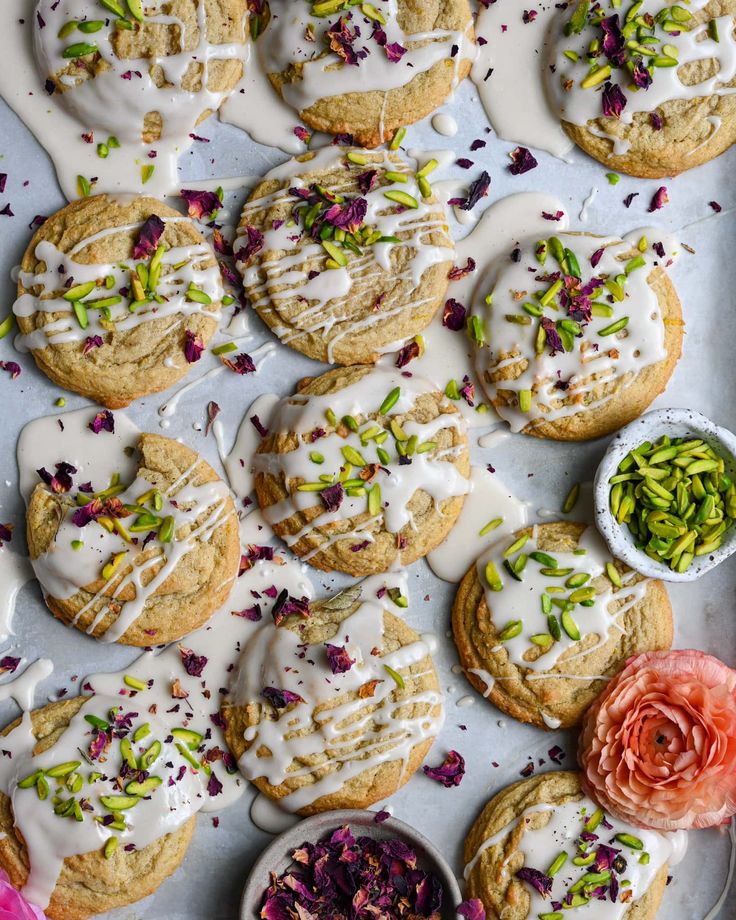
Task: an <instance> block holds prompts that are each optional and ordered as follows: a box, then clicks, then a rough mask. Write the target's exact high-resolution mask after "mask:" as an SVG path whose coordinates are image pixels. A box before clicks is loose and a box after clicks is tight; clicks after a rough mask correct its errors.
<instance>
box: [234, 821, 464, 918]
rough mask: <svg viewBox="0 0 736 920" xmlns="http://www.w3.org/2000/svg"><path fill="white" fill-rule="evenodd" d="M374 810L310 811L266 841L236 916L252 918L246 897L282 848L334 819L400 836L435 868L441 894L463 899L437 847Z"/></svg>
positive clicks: (261, 882) (260, 883)
mask: <svg viewBox="0 0 736 920" xmlns="http://www.w3.org/2000/svg"><path fill="white" fill-rule="evenodd" d="M377 814H379V811H371V810H370V809H360V808H344V809H337V810H335V811H324V812H319V813H318V814H316V815H310V817H308V818H304V819H302V820H301V821H299V823H298V824H295V825H294V826H293V827H290V828H288V829H287V830H285V831H283V832H282V833H280V834H278V836H276V837H275V838H274V839H273V840H272V841H271V843H269V844H268V846H267V847H266V848H265V850H263V852H262V853H261V855H260V856H259V857H258V859H257V860H256V861H255V863H254V864H253V867H252V868H251V870H250V872H249V874H248V878H247V879H246V882H245V885H244V887H243V893H242V895H241V898H240V909H239V917H240V920H255V918H254V916H253V915H251V914H250V913H246V911H247V910H249V906H250V905H249V904H247V903H246V901H247V900H250V898H251V897H252V893H253V886H254V885H256V884H257V885H258V886H259V888H261V890H262V891H265V890H266V887H267V885H268V879H269V876H270V872H271V870H272V869H273V867H274V866H275V865H277V864H278V862H279V860H280V859H281V858H282V857H283V856H284V855H285V854H286V852H287V851H288V850H289V849H291V848H292V847H294V846H299V844H300V843H302V842H303V841H304V840H311V839H317V838H318V837H321V836H324V834H325V830H324V825H325V823H334V825H335V828H337V827H340V826H342V825H344V824H348V825H351V826H352V825H357V826H360V827H374V828H380V829H381V831H387V832H388V833H387V834H386V836H394V837H400V838H402V839H403V840H404V841H405V842H407V843H410V844H411V845H412V847H413V848H414V849H415V850H416V851H417V856H418V858H419V862H420V863H422V862H424V863H425V864H426V867H427V868H428V869H430V868H431V870H432V871H434V872H435V874H436V875H437V876H438V877H439V879H440V881H441V882H442V885H443V887H444V889H445V897H446V898H449V899H450V902H451V903H454V905H455V906H456V907H457V905H458V904H460V903H461V902H462V899H463V898H462V893H461V891H460V885H459V883H458V879H457V876H456V875H455V873H454V871H453V869H452V866H451V865H450V863H449V862H448V860H447V859H445V857H444V856H443V855H442V853H441V852H440V850H439V849H438V847H437V846H436V845H435V844H434V843H432V841H431V840H429V839H428V838H427V837H425V836H424V834H422V833H420V832H419V831H418V830H416V829H415V828H414V827H412V826H411V825H410V824H407V823H406V822H405V821H401V820H400V819H399V818H394V817H393V815H390V816H389V817H388V818H386V819H385V820H384V821H380V822H377V821H376V820H375V817H376V815H377ZM292 837H297V838H299V843H296V844H295V843H294V841H293V840H292V839H291V838H292ZM261 886H262V887H261ZM448 916H449V914H448ZM453 916H454V917H455V918H457V920H462V918H461V917H460V915H459V914H457V913H453Z"/></svg>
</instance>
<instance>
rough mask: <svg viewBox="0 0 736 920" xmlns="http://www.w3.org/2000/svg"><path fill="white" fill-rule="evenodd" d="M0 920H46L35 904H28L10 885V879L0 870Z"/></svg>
mask: <svg viewBox="0 0 736 920" xmlns="http://www.w3.org/2000/svg"><path fill="white" fill-rule="evenodd" d="M0 920H46V914H45V913H44V912H43V911H42V910H41V909H40V908H39V907H36V906H35V904H29V903H28V901H26V899H25V898H24V897H23V895H22V894H21V893H20V892H19V891H17V890H16V889H15V888H13V886H12V885H11V884H10V879H9V878H8V876H7V873H5V872H4V871H3V870H2V869H0Z"/></svg>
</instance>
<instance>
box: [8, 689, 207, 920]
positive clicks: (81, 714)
mask: <svg viewBox="0 0 736 920" xmlns="http://www.w3.org/2000/svg"><path fill="white" fill-rule="evenodd" d="M2 734H3V748H4V749H5V750H6V751H8V752H9V753H10V757H8V756H6V757H4V758H3V762H2V764H1V765H0V788H1V790H2V794H0V830H1V831H2V838H1V839H0V866H2V868H3V869H4V870H5V871H6V872H7V873H8V875H9V876H10V881H11V882H12V883H13V885H15V886H16V887H17V888H23V893H24V895H25V896H26V898H27V899H28V900H29V901H31V902H32V903H33V904H37V905H38V906H39V907H42V908H43V909H44V911H45V914H46V916H48V917H49V918H50V920H86V918H87V917H90V916H92V915H97V914H100V913H104V912H106V911H108V910H113V909H115V908H117V907H124V906H126V905H128V904H132V903H133V902H135V901H138V900H140V899H141V898H144V897H146V896H147V895H149V894H151V893H152V892H154V891H155V890H156V889H157V888H158V887H159V885H161V883H162V882H163V881H165V879H167V878H168V877H169V876H170V875H171V874H172V873H173V872H175V871H176V869H177V867H178V866H179V864H180V862H181V861H182V859H183V858H184V854H185V853H186V851H187V848H188V846H189V842H190V841H191V838H192V834H193V832H194V825H195V818H194V815H195V813H196V812H197V811H199V809H200V808H201V807H202V805H203V804H204V802H205V801H206V798H207V793H206V791H205V786H206V778H205V777H204V771H202V770H199V771H197V770H196V769H194V768H193V766H192V755H191V754H189V753H188V751H187V747H186V743H185V742H182V741H181V739H180V738H179V736H176V737H175V736H172V735H171V734H170V732H169V728H168V726H167V725H165V724H164V723H163V722H161V721H160V720H159V719H158V717H157V716H155V715H151V714H150V713H148V712H140V713H139V712H137V711H136V706H135V705H134V703H133V701H127V702H125V701H121V698H120V697H106V696H93V697H87V698H84V697H77V698H76V699H72V700H64V701H63V702H60V703H51V704H50V705H47V706H44V707H43V708H42V709H37V710H36V711H35V712H32V713H31V714H30V715H26V716H24V718H23V720H18V721H17V722H14V723H13V725H11V726H10V727H9V728H7V729H6V730H5V731H4V732H3V733H2ZM180 748H181V749H183V750H184V752H185V754H186V755H187V756H185V754H183V753H182V750H181V749H180Z"/></svg>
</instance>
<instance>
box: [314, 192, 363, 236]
mask: <svg viewBox="0 0 736 920" xmlns="http://www.w3.org/2000/svg"><path fill="white" fill-rule="evenodd" d="M367 211H368V202H367V201H366V200H365V198H353V199H352V200H351V201H347V202H345V203H343V204H333V205H332V207H330V208H328V209H327V210H326V211H325V213H324V215H323V218H322V219H323V220H324V221H325V222H326V223H328V224H331V225H332V226H333V227H339V228H340V229H341V230H346V231H347V232H348V233H355V232H356V231H357V230H359V229H360V228H361V226H362V225H363V222H364V220H365V215H366V213H367Z"/></svg>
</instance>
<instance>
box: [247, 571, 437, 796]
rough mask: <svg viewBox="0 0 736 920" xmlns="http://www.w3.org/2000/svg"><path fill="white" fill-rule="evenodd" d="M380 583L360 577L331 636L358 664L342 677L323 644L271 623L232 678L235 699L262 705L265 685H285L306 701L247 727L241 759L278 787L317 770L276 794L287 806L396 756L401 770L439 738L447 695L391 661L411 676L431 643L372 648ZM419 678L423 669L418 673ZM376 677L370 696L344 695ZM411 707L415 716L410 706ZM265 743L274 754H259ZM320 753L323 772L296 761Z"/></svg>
mask: <svg viewBox="0 0 736 920" xmlns="http://www.w3.org/2000/svg"><path fill="white" fill-rule="evenodd" d="M383 584H385V577H383V576H381V578H379V579H367V580H366V581H364V582H362V586H361V603H360V604H359V606H358V608H357V609H356V610H355V611H354V612H353V613H351V614H350V615H349V616H347V617H346V618H345V619H343V620H342V621H341V623H340V625H339V627H338V629H337V632H336V634H335V636H334V637H332V638H330V639H329V640H328V641H329V642H330V643H332V644H334V645H337V646H342V645H344V646H345V648H346V650H347V653H348V655H349V656H350V658H352V659H353V660H354V662H355V663H354V664H353V666H352V667H351V668H350V669H349V670H348V671H345V672H344V673H342V674H333V673H332V670H331V669H330V667H329V664H328V661H327V656H326V654H325V651H324V647H323V646H321V645H308V646H307V647H306V649H305V645H304V641H303V639H302V637H301V636H300V634H299V632H295V631H293V630H291V629H288V628H283V627H282V628H280V629H275V628H274V627H273V624H268V625H265V626H263V627H262V628H261V629H259V630H258V631H257V632H256V633H255V635H254V636H253V638H252V639H251V640H250V642H249V643H248V644H247V646H246V647H245V648H244V650H243V655H242V658H241V663H240V667H239V668H238V671H237V673H236V675H235V677H234V681H233V689H232V701H233V702H234V703H235V704H237V705H248V704H261V705H262V704H263V697H262V695H261V693H262V690H263V689H264V688H265V687H275V688H277V689H281V690H288V691H290V692H292V693H296V694H298V695H299V696H300V697H301V698H302V700H303V702H298V703H296V704H294V705H293V706H292V707H291V708H290V709H289V711H288V712H286V713H282V714H281V715H280V716H279V718H277V719H271V718H263V719H262V721H261V722H260V723H259V724H258V725H256V726H253V727H251V728H248V729H247V730H246V732H245V740H246V741H247V742H248V743H249V747H248V750H247V751H245V752H244V753H243V755H242V756H241V758H240V760H239V767H240V770H241V772H242V773H243V775H244V776H245V777H246V778H247V779H249V780H255V779H258V778H260V777H265V778H266V779H267V780H268V782H270V783H271V784H273V785H280V784H281V783H283V782H285V781H287V780H288V779H292V778H299V777H301V776H309V775H311V776H313V778H314V782H310V783H308V784H306V785H303V786H300V787H298V788H296V789H294V790H293V791H292V792H290V793H288V794H287V795H286V796H284V797H282V798H280V799H279V805H280V806H281V807H282V808H284V809H286V810H287V811H291V812H294V811H297V810H299V809H301V808H305V807H307V806H308V805H311V804H312V803H313V802H315V801H316V800H317V799H318V798H321V797H322V796H325V795H330V794H331V793H334V792H337V791H338V790H339V789H341V788H342V787H343V785H344V784H345V783H346V782H348V780H350V779H352V778H353V777H355V776H358V775H359V774H360V773H363V772H364V771H365V770H372V769H375V768H376V767H377V766H379V765H380V764H382V763H389V762H394V761H399V762H401V763H402V764H403V769H405V768H406V765H407V762H408V758H409V756H410V755H411V752H412V750H413V749H414V747H415V746H416V745H417V744H420V743H422V742H424V741H426V740H428V739H430V738H434V737H436V736H437V734H438V733H439V731H440V729H441V727H442V724H443V722H444V708H443V705H442V695H441V694H440V693H439V692H436V691H434V690H424V691H416V692H414V691H410V692H406V691H402V690H400V689H398V688H397V684H396V683H395V682H394V680H393V679H391V677H390V674H389V673H387V671H386V667H385V666H388V667H390V668H392V669H393V670H394V671H396V672H398V673H402V672H404V676H405V679H407V680H409V679H411V678H409V677H408V673H407V669H409V668H412V667H415V666H416V665H419V664H420V663H421V662H424V661H426V660H428V659H429V655H430V650H429V648H428V646H427V643H426V642H425V641H424V640H423V639H417V640H416V641H415V642H412V643H411V644H409V645H406V646H403V647H402V648H399V649H397V650H396V651H393V652H388V653H386V654H384V655H382V656H377V655H374V654H372V650H373V649H375V648H379V649H380V648H382V647H383V630H384V620H383V611H384V605H383V603H382V602H381V601H380V600H377V599H376V589H377V588H379V587H380V586H381V585H383ZM397 584H403V589H402V593H406V581H405V576H401V577H399V578H398V579H397ZM422 673H428V672H422ZM413 676H414V678H416V677H418V676H420V675H419V674H418V673H417V672H416V671H415V672H414V675H413ZM372 680H378V681H380V683H378V684H376V687H375V692H374V694H373V696H371V697H370V698H367V699H361V698H360V697H356V699H354V700H350V701H349V700H347V699H345V697H346V696H347V695H348V694H357V692H358V690H359V689H360V688H361V687H362V686H364V685H365V684H367V683H368V682H369V681H372ZM409 707H412V710H413V711H412V714H409V713H408V712H407V710H408V709H409ZM302 732H304V733H303V734H302ZM264 748H265V749H267V750H268V752H269V753H268V754H265V755H264V756H259V752H261V753H263V750H264ZM321 754H324V760H321V761H320V765H319V768H318V769H319V774H317V775H315V773H314V770H315V768H314V767H313V766H306V765H300V761H302V762H303V759H305V758H310V757H314V756H315V755H321ZM323 771H324V772H323Z"/></svg>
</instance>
